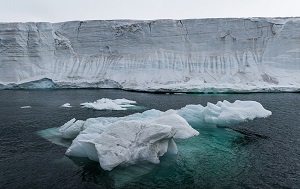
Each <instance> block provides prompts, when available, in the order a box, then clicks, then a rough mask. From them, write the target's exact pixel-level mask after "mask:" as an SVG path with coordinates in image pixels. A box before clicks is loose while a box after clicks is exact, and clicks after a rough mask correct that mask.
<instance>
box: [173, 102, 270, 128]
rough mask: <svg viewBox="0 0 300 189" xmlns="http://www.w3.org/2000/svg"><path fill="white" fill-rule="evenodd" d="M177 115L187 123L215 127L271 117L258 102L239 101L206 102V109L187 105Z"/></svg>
mask: <svg viewBox="0 0 300 189" xmlns="http://www.w3.org/2000/svg"><path fill="white" fill-rule="evenodd" d="M178 113H179V115H181V116H182V117H183V118H184V119H186V120H187V121H188V122H189V123H190V122H198V123H203V124H210V125H217V126H230V125H234V124H237V123H240V122H244V121H248V120H253V119H254V118H266V117H268V116H270V115H272V112H271V111H269V110H266V109H265V108H264V107H263V106H262V105H261V104H260V103H259V102H256V101H240V100H236V101H235V102H233V103H230V102H228V101H227V100H224V101H223V102H222V101H218V102H217V103H216V104H212V103H210V102H208V103H207V106H206V107H203V106H202V105H200V104H199V105H187V106H185V107H183V108H181V109H180V110H178Z"/></svg>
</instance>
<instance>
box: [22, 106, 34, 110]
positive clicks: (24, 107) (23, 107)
mask: <svg viewBox="0 0 300 189" xmlns="http://www.w3.org/2000/svg"><path fill="white" fill-rule="evenodd" d="M21 108H22V109H26V108H32V107H31V106H22V107H21Z"/></svg>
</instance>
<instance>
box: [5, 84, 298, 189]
mask: <svg viewBox="0 0 300 189" xmlns="http://www.w3.org/2000/svg"><path fill="white" fill-rule="evenodd" d="M101 98H110V99H117V98H126V99H129V100H134V101H136V102H137V105H138V108H132V109H129V110H122V111H113V110H105V111H97V110H93V109H87V108H82V107H81V106H80V103H84V102H93V101H96V100H98V99H101ZM223 100H227V101H229V102H234V101H235V100H251V101H257V102H259V103H261V104H262V105H263V106H264V108H265V109H267V110H270V111H272V115H271V116H270V117H268V118H257V119H254V120H252V121H248V122H243V123H240V124H238V125H234V126H230V127H229V128H224V127H212V126H207V125H200V124H197V123H192V124H191V125H192V127H194V128H195V129H196V130H198V131H199V132H200V135H199V136H195V137H192V138H189V139H185V140H176V144H177V146H178V150H179V152H178V154H177V155H169V154H167V155H164V156H162V157H161V158H160V163H159V164H151V163H147V162H144V163H143V162H141V163H140V164H137V165H131V166H121V167H116V168H115V169H113V170H112V171H105V170H103V169H101V167H100V166H99V163H98V162H94V161H91V160H89V159H87V158H76V157H68V156H66V155H65V152H66V150H67V146H68V145H69V144H70V143H71V142H72V141H67V140H66V141H62V142H63V144H65V145H58V144H57V143H55V142H51V140H47V137H45V131H47V129H48V130H49V129H50V128H57V127H60V126H61V125H63V124H64V123H66V122H67V121H69V120H70V119H72V118H76V119H81V120H86V119H88V118H93V117H123V116H127V115H131V114H134V113H138V112H143V111H146V110H150V109H157V110H161V111H166V110H169V109H175V110H176V109H180V108H182V107H184V106H186V105H188V104H201V105H203V106H206V104H207V102H211V103H216V102H218V101H223ZM65 103H70V104H71V106H72V107H71V108H62V107H61V105H63V104H65ZM21 107H23V108H21ZM24 107H25V108H24ZM50 130H51V129H50ZM41 133H43V134H44V135H43V134H41ZM46 134H47V133H46ZM48 134H49V135H51V133H48ZM299 187H300V93H248V94H185V93H177V94H162V93H159V94H155V93H143V92H130V91H123V90H115V89H57V90H50V89H49V90H1V91H0V188H1V189H6V188H9V189H10V188H51V189H52V188H172V189H174V188H175V189H176V188H178V189H181V188H204V189H209V188H228V189H229V188H247V189H252V188H253V189H254V188H272V189H273V188H299Z"/></svg>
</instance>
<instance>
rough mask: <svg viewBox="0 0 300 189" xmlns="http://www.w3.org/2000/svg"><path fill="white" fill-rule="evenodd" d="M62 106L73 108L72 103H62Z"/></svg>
mask: <svg viewBox="0 0 300 189" xmlns="http://www.w3.org/2000/svg"><path fill="white" fill-rule="evenodd" d="M61 107H62V108H71V107H72V106H71V104H70V103H65V104H63V105H61Z"/></svg>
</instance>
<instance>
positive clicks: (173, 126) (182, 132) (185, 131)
mask: <svg viewBox="0 0 300 189" xmlns="http://www.w3.org/2000/svg"><path fill="white" fill-rule="evenodd" d="M271 114H272V113H271V112H270V111H268V110H266V109H264V107H263V106H262V105H261V104H260V103H258V102H255V101H239V100H237V101H235V102H234V103H230V102H228V101H226V100H224V101H223V102H221V101H219V102H218V103H217V104H215V105H214V104H212V103H207V106H206V107H203V106H202V105H187V106H185V107H183V108H181V109H180V110H177V111H176V110H168V111H166V112H161V111H159V110H148V111H145V112H143V113H136V114H133V115H130V116H126V117H107V118H105V117H99V118H90V119H87V120H86V121H82V120H77V121H76V119H75V118H73V119H71V120H70V121H68V122H67V123H65V124H64V125H63V126H61V127H60V129H59V131H60V132H61V134H62V136H63V137H64V138H68V139H74V138H75V139H74V140H73V142H72V145H71V146H70V147H69V148H68V150H67V152H66V155H68V156H78V157H88V158H89V159H91V160H94V161H98V162H99V163H100V166H101V167H102V168H103V169H105V170H112V169H113V168H114V167H116V166H118V165H126V164H135V163H137V162H140V161H148V162H152V163H159V157H160V156H162V155H164V154H165V153H166V152H169V153H171V154H176V153H177V151H178V150H177V146H176V144H175V142H174V140H173V139H187V138H189V137H192V136H197V135H198V134H199V132H198V131H196V130H195V129H193V128H192V127H191V126H190V125H189V123H192V122H197V123H200V124H208V125H220V126H228V125H232V124H236V123H239V122H243V121H247V120H252V119H254V118H256V117H267V116H270V115H271ZM188 122H189V123H188Z"/></svg>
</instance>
